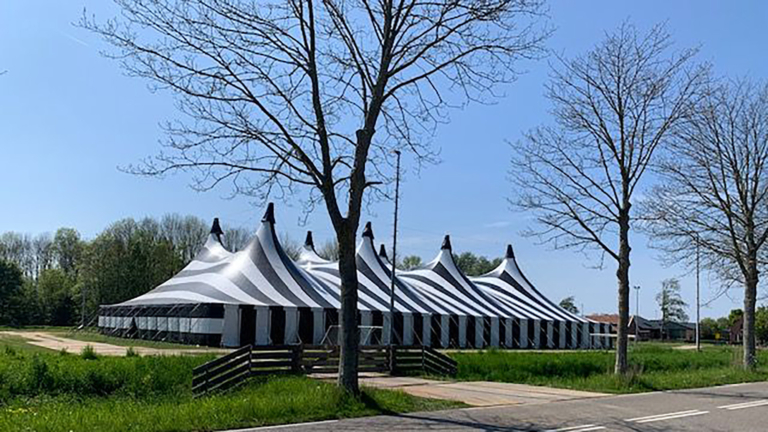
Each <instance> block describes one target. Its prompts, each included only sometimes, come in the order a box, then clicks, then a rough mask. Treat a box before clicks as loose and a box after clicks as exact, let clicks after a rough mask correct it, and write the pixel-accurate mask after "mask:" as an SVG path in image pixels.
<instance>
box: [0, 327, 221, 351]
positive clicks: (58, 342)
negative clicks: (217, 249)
mask: <svg viewBox="0 0 768 432" xmlns="http://www.w3.org/2000/svg"><path fill="white" fill-rule="evenodd" d="M0 336H15V337H20V338H24V339H26V340H27V343H29V344H30V345H34V346H38V347H42V348H48V349H50V350H54V351H61V350H67V352H70V353H73V354H77V353H79V352H81V351H82V350H83V348H85V347H86V346H87V345H90V346H92V347H93V349H94V351H95V352H96V354H99V355H105V356H124V355H125V353H126V351H127V350H128V347H125V346H119V345H112V344H108V343H103V342H86V341H80V340H75V339H70V338H66V337H61V336H56V335H53V334H51V333H48V332H44V331H2V332H0ZM133 350H134V351H135V352H137V353H138V354H140V355H190V354H210V353H213V354H223V353H227V352H229V351H228V350H225V349H210V348H149V347H141V346H135V347H133Z"/></svg>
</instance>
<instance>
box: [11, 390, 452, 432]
mask: <svg viewBox="0 0 768 432" xmlns="http://www.w3.org/2000/svg"><path fill="white" fill-rule="evenodd" d="M457 406H460V404H457V403H454V402H446V401H439V400H431V399H422V398H417V397H414V396H410V395H407V394H405V393H402V392H395V391H388V390H374V389H364V391H363V395H362V397H360V398H354V397H350V396H348V395H347V394H345V393H343V392H342V391H341V390H339V389H338V388H337V387H336V386H335V385H333V384H329V383H325V382H319V381H315V380H311V379H309V378H303V377H286V378H273V379H268V380H265V381H261V382H253V383H251V384H249V385H248V386H245V387H244V388H242V389H239V390H235V391H232V392H229V393H226V394H221V395H214V396H209V397H204V398H200V399H191V398H189V397H181V398H179V397H165V398H154V399H149V400H136V399H131V398H125V397H112V398H106V399H95V398H88V399H76V400H73V399H70V398H62V397H60V398H54V399H43V400H36V401H32V402H30V401H26V402H23V403H17V404H12V405H9V406H7V407H5V408H3V409H0V430H2V431H9V432H11V431H28V430H34V431H38V432H45V431H52V432H53V431H69V430H76V431H105V430H109V431H112V432H117V431H146V432H156V431H209V430H217V429H228V428H243V427H254V426H263V425H273V424H283V423H296V422H304V421H317V420H328V419H339V418H349V417H361V416H370V415H376V414H385V413H401V412H409V411H426V410H435V409H444V408H455V407H457Z"/></svg>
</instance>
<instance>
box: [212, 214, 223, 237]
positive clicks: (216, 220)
mask: <svg viewBox="0 0 768 432" xmlns="http://www.w3.org/2000/svg"><path fill="white" fill-rule="evenodd" d="M211 234H216V235H217V236H221V235H223V234H224V231H222V229H221V225H219V218H213V225H211Z"/></svg>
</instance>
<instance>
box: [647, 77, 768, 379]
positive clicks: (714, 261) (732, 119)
mask: <svg viewBox="0 0 768 432" xmlns="http://www.w3.org/2000/svg"><path fill="white" fill-rule="evenodd" d="M674 137H675V139H674V140H673V142H672V145H671V147H670V148H669V152H665V153H664V154H665V156H664V157H663V158H660V161H659V175H660V180H662V181H661V182H660V184H659V185H658V186H656V187H655V188H654V189H653V190H652V192H651V193H650V194H649V196H648V199H647V201H645V202H644V203H643V206H644V207H645V208H646V209H647V211H646V212H645V213H646V214H647V215H648V218H649V220H648V223H647V226H646V227H645V228H646V229H647V230H648V232H649V233H650V235H651V236H652V239H653V241H654V242H653V244H652V245H653V246H655V247H658V248H660V249H661V250H662V251H664V252H665V254H666V256H667V257H669V258H670V259H673V260H677V261H681V262H683V263H686V264H687V265H688V266H689V267H692V266H694V265H695V259H696V248H697V246H698V248H699V250H700V257H701V264H702V266H704V267H705V268H709V269H711V270H713V271H715V272H716V273H717V274H718V275H719V276H720V277H721V278H722V279H723V280H724V281H725V282H726V285H727V286H730V285H732V284H733V283H739V284H742V285H743V287H744V365H745V367H754V366H755V362H756V357H755V302H756V299H757V285H758V282H759V279H760V277H759V276H760V272H761V269H762V268H763V266H764V264H765V263H766V260H765V256H766V253H768V248H766V247H765V244H766V239H767V238H768V84H761V85H756V84H754V83H750V82H748V81H741V82H737V83H725V84H717V85H714V86H713V88H711V90H710V91H709V92H708V96H707V97H706V98H705V99H704V100H702V101H701V102H700V103H699V104H698V106H697V107H696V109H695V110H692V111H690V112H689V115H688V116H687V117H686V119H685V121H684V122H683V123H680V124H679V125H678V126H677V127H676V128H675V135H674Z"/></svg>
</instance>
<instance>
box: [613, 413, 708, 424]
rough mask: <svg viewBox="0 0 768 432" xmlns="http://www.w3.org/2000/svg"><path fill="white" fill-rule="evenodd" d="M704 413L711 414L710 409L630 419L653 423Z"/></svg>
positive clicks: (636, 421) (637, 421)
mask: <svg viewBox="0 0 768 432" xmlns="http://www.w3.org/2000/svg"><path fill="white" fill-rule="evenodd" d="M704 414H709V411H700V410H690V411H680V412H676V413H669V414H661V415H656V416H649V417H640V418H637V419H632V420H628V421H634V422H635V423H651V422H657V421H664V420H673V419H679V418H683V417H692V416H698V415H704Z"/></svg>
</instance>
